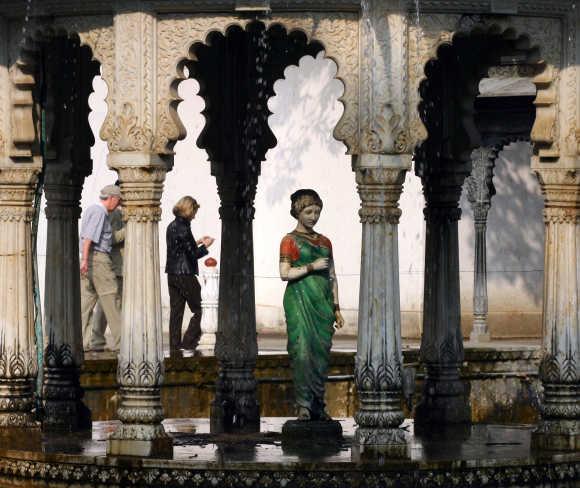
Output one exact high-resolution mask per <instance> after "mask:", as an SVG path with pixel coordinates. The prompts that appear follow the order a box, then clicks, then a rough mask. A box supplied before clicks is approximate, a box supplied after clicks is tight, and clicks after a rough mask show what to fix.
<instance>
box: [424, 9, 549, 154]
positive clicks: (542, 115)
mask: <svg viewBox="0 0 580 488" xmlns="http://www.w3.org/2000/svg"><path fill="white" fill-rule="evenodd" d="M510 20H511V23H510ZM510 20H507V21H505V22H503V24H504V25H502V23H501V22H495V21H494V22H492V23H489V24H486V23H474V24H472V25H468V26H466V27H459V28H458V29H457V30H455V31H453V32H449V31H448V32H446V33H445V35H443V36H442V38H440V39H439V42H436V43H434V44H433V45H432V46H431V49H430V50H427V51H425V52H424V53H423V54H424V56H423V58H422V59H421V61H420V62H422V66H424V75H425V76H423V77H422V78H420V80H419V82H418V91H419V93H420V95H419V100H420V102H419V106H418V112H419V113H420V112H421V108H423V109H426V107H425V102H426V101H425V100H424V91H425V90H426V84H428V83H429V73H428V71H429V68H430V67H432V66H433V64H434V63H437V62H438V61H439V58H440V56H441V55H442V51H443V50H445V49H455V47H456V45H455V42H456V40H457V39H459V38H460V37H463V38H466V37H473V36H476V35H480V36H481V35H483V36H494V37H496V38H501V39H502V40H504V41H506V42H509V41H512V42H514V43H516V44H517V43H519V44H520V47H519V49H518V51H520V52H523V53H525V55H526V57H527V60H526V61H527V63H526V65H527V66H529V67H532V68H533V70H534V73H533V75H532V82H533V83H534V85H535V86H536V98H535V100H534V102H533V103H534V105H535V106H536V117H535V121H534V125H533V127H532V130H531V137H530V140H531V142H532V145H533V148H534V152H535V153H536V154H538V155H539V156H540V157H547V158H555V157H557V156H558V148H557V124H558V120H557V93H556V91H557V83H555V82H556V80H557V74H558V69H557V66H559V63H560V51H559V48H558V47H557V43H556V44H554V43H553V40H552V43H549V42H546V39H547V38H548V37H551V38H552V39H553V37H554V34H555V33H554V32H549V33H548V34H546V32H545V30H546V29H544V30H539V29H537V30H536V29H535V28H536V27H538V28H539V27H540V26H539V24H538V25H534V23H533V22H530V21H529V19H524V20H528V22H527V25H526V27H527V28H523V29H522V28H518V27H522V26H518V25H516V24H526V22H523V21H522V19H520V18H514V19H510ZM540 20H546V19H540ZM458 23H459V24H460V23H461V21H460V20H459V22H458ZM538 32H541V33H542V35H541V36H539V37H541V38H543V40H544V42H541V41H540V40H537V39H536V36H534V33H538ZM532 39H533V40H534V42H535V43H533V44H532ZM525 44H527V46H525ZM545 44H548V45H545ZM540 54H541V57H540V56H539V55H540ZM534 56H536V57H534ZM477 66H478V68H479V70H478V73H477V74H476V75H475V76H472V78H471V80H466V81H467V83H465V84H464V86H463V89H464V94H463V97H462V103H461V104H460V105H461V115H462V119H463V124H462V126H463V128H464V129H465V134H463V135H466V136H467V137H468V138H469V145H468V146H467V147H466V148H465V149H466V150H465V151H463V152H462V154H461V156H460V159H462V160H463V161H468V160H469V154H470V152H471V149H473V148H475V147H477V145H478V144H477V142H478V141H477V132H476V129H475V123H474V120H473V114H474V108H473V101H474V100H475V96H476V95H477V93H478V84H479V82H480V80H481V79H482V78H483V77H484V76H485V75H486V74H487V72H488V70H489V69H490V68H492V67H493V66H494V64H493V63H487V64H486V63H485V62H484V61H483V60H482V61H481V62H480V63H479V64H478V65H477ZM422 104H423V107H422V106H421V105H422ZM420 124H421V127H420V130H419V131H418V132H419V137H418V139H417V140H416V141H415V143H416V146H415V153H417V152H418V150H420V148H421V146H422V145H423V144H425V142H426V141H428V139H429V134H428V130H427V127H426V125H425V123H424V122H423V121H421V122H420Z"/></svg>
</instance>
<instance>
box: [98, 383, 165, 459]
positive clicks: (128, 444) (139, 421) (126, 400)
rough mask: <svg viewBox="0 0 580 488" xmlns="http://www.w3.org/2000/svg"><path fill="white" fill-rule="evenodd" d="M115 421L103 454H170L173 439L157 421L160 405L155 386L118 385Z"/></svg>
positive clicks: (159, 393)
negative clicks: (119, 423) (118, 422)
mask: <svg viewBox="0 0 580 488" xmlns="http://www.w3.org/2000/svg"><path fill="white" fill-rule="evenodd" d="M119 394H120V398H121V402H120V407H119V409H118V410H117V413H118V415H119V420H121V422H123V423H122V424H121V425H120V426H119V428H117V430H116V431H115V432H113V433H112V434H111V435H110V436H109V440H108V442H107V453H108V454H111V455H114V456H143V457H150V456H153V457H162V458H171V457H173V439H172V438H171V437H170V436H168V435H167V433H166V432H165V429H164V428H163V425H162V424H161V421H162V420H163V407H162V405H161V392H160V389H159V388H158V387H151V388H150V387H143V386H140V387H122V388H121V389H120V392H119Z"/></svg>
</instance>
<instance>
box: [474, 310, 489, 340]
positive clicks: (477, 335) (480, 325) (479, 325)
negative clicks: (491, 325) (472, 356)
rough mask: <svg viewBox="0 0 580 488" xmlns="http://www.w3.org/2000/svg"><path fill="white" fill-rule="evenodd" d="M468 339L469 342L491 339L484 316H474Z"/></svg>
mask: <svg viewBox="0 0 580 488" xmlns="http://www.w3.org/2000/svg"><path fill="white" fill-rule="evenodd" d="M469 340H470V341H471V342H489V341H490V340H491V334H490V333H489V329H488V327H487V320H486V319H485V318H479V317H477V316H475V317H474V318H473V330H472V331H471V334H470V335H469Z"/></svg>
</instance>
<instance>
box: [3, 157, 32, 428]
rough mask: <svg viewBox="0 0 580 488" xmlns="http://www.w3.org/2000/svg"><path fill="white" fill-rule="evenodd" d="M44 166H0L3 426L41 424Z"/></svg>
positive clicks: (23, 164)
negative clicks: (39, 224) (34, 227)
mask: <svg viewBox="0 0 580 488" xmlns="http://www.w3.org/2000/svg"><path fill="white" fill-rule="evenodd" d="M38 172H39V169H38V168H37V167H34V166H32V165H29V164H25V163H22V164H19V165H12V166H10V167H0V276H1V277H2V286H0V426H1V427H36V426H37V424H36V422H35V420H34V418H33V415H32V413H31V410H32V408H33V399H34V383H35V378H36V374H37V364H36V344H35V335H34V304H33V296H32V293H33V283H32V249H31V220H32V215H33V208H32V200H33V193H34V187H35V185H36V181H37V178H38Z"/></svg>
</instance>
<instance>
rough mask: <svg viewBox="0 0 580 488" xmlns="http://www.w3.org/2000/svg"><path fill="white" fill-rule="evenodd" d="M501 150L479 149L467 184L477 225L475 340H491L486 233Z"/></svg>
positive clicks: (468, 197)
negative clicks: (495, 173) (494, 178)
mask: <svg viewBox="0 0 580 488" xmlns="http://www.w3.org/2000/svg"><path fill="white" fill-rule="evenodd" d="M496 156H497V151H496V150H494V149H493V148H484V147H482V148H478V149H476V150H474V151H473V153H472V154H471V161H472V169H471V174H470V175H469V176H468V177H467V179H466V181H465V186H466V188H467V199H468V200H469V203H470V204H471V209H472V210H473V222H474V225H475V253H474V254H475V262H474V269H475V272H474V278H473V280H474V284H473V330H472V332H471V335H470V337H469V338H470V339H471V340H472V341H487V340H489V339H490V335H489V328H488V326H487V255H486V249H485V247H486V239H485V233H486V228H487V213H488V211H489V209H490V207H491V198H492V196H493V195H495V188H494V186H493V181H492V179H493V167H494V160H495V157H496Z"/></svg>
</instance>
